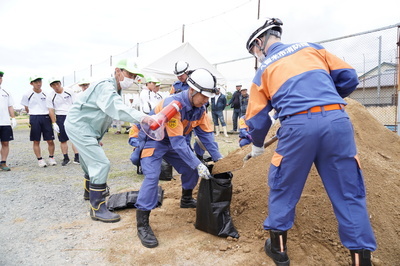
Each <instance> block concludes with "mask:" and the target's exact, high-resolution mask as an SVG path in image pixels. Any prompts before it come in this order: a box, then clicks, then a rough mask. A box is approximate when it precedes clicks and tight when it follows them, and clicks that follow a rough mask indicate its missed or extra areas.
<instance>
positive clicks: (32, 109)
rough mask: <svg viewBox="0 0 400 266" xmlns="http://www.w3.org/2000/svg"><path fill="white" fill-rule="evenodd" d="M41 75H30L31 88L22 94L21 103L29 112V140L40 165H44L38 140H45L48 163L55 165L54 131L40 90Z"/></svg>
mask: <svg viewBox="0 0 400 266" xmlns="http://www.w3.org/2000/svg"><path fill="white" fill-rule="evenodd" d="M42 79H43V78H42V77H40V76H37V75H35V76H32V77H30V79H29V80H30V84H31V85H32V87H33V88H32V89H31V90H29V91H28V92H27V93H26V94H24V95H23V96H22V100H21V104H22V105H23V106H25V110H26V112H27V113H28V114H29V125H30V128H31V132H30V140H31V141H33V152H34V153H35V155H36V157H37V159H38V164H39V166H40V167H46V166H47V163H46V162H45V161H44V159H43V158H42V155H41V150H40V140H41V137H42V135H43V140H44V141H47V145H48V151H49V161H48V163H49V165H56V164H57V162H56V160H55V159H54V151H55V146H54V141H53V140H54V133H53V128H52V126H51V120H50V116H49V109H48V108H47V106H46V94H44V93H43V91H42Z"/></svg>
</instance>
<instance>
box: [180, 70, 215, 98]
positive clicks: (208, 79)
mask: <svg viewBox="0 0 400 266" xmlns="http://www.w3.org/2000/svg"><path fill="white" fill-rule="evenodd" d="M186 82H187V83H188V85H189V86H190V87H191V88H193V89H194V90H195V91H197V92H200V93H201V94H203V95H204V96H207V97H209V98H213V97H215V93H216V91H217V89H216V88H215V86H216V78H215V76H214V75H213V74H211V72H210V71H208V70H207V69H204V68H198V69H196V70H194V71H193V72H192V73H190V74H189V76H188V79H187V81H186Z"/></svg>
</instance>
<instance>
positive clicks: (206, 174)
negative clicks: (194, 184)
mask: <svg viewBox="0 0 400 266" xmlns="http://www.w3.org/2000/svg"><path fill="white" fill-rule="evenodd" d="M196 169H197V173H198V174H199V177H200V178H204V179H210V178H211V174H210V171H208V168H207V166H205V165H204V164H202V163H200V164H199V165H198V166H197V167H196Z"/></svg>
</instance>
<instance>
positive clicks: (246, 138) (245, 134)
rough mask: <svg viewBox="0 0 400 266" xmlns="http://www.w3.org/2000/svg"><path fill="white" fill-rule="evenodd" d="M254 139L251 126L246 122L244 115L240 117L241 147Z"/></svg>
mask: <svg viewBox="0 0 400 266" xmlns="http://www.w3.org/2000/svg"><path fill="white" fill-rule="evenodd" d="M252 141H253V139H252V138H251V135H250V134H249V127H248V126H247V124H246V120H245V117H244V115H243V116H241V117H240V119H239V147H240V148H241V147H243V146H246V145H249V144H250V143H251V142H252Z"/></svg>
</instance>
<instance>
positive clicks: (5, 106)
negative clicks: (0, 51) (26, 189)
mask: <svg viewBox="0 0 400 266" xmlns="http://www.w3.org/2000/svg"><path fill="white" fill-rule="evenodd" d="M3 75H4V72H3V71H0V141H1V149H0V154H1V162H0V169H1V170H2V171H10V170H11V169H10V167H8V165H7V157H8V153H9V152H10V148H9V142H10V141H11V140H14V135H13V128H14V127H15V126H16V125H17V121H16V120H15V115H14V108H13V105H14V101H13V98H12V97H11V95H10V94H9V93H8V92H7V91H5V90H4V89H2V88H1V83H2V82H3ZM10 117H11V121H10Z"/></svg>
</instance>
